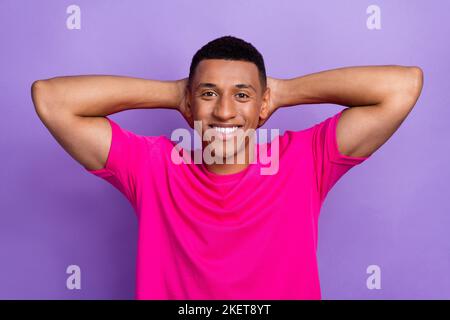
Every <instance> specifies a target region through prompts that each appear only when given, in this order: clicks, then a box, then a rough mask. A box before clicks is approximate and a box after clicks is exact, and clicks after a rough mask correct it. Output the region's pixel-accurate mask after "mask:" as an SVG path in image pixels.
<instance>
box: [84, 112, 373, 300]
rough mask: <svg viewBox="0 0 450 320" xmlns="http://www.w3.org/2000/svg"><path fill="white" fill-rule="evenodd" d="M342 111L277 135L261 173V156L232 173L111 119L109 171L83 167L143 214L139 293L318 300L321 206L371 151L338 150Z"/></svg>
mask: <svg viewBox="0 0 450 320" xmlns="http://www.w3.org/2000/svg"><path fill="white" fill-rule="evenodd" d="M341 113H342V111H340V112H339V113H337V114H335V115H334V116H332V117H329V118H327V119H326V120H324V121H322V122H320V123H318V124H316V125H314V126H312V127H310V128H308V129H304V130H299V131H290V130H286V131H285V132H284V134H282V135H280V136H279V154H280V157H279V168H278V172H277V173H276V174H274V175H261V173H260V167H261V166H263V164H262V163H261V161H259V160H258V161H257V163H253V164H250V165H249V166H248V167H247V168H246V169H245V170H243V171H241V172H238V173H235V174H230V175H218V174H215V173H212V172H209V171H208V170H207V169H206V167H205V166H204V165H203V164H194V163H192V164H186V163H182V164H179V165H177V164H175V163H173V162H172V160H171V151H172V148H173V147H174V145H175V144H176V143H177V142H172V141H171V140H170V139H168V138H167V137H165V136H141V135H137V134H135V133H132V132H130V131H127V130H125V129H123V128H121V127H120V126H119V125H118V124H117V123H115V122H114V121H112V120H111V119H109V118H108V120H109V122H110V124H111V127H112V144H111V148H110V151H109V155H108V159H107V162H106V164H105V168H103V169H99V170H88V169H86V168H85V169H86V170H87V171H88V172H90V173H92V174H94V175H96V176H98V177H101V178H103V179H105V180H106V181H108V182H109V183H111V184H112V185H113V186H114V187H116V188H117V189H118V190H119V191H120V192H121V193H123V194H124V195H125V196H126V197H127V199H128V200H129V201H130V203H131V204H132V206H133V208H134V210H135V213H136V215H137V218H138V224H139V234H138V253H137V274H136V299H321V292H320V283H319V274H318V266H317V259H316V250H317V235H318V234H317V232H318V228H317V227H318V218H319V213H320V209H321V206H322V203H323V201H324V199H325V196H326V195H327V193H328V192H329V191H330V189H331V188H332V187H333V185H334V184H335V183H336V182H337V181H338V180H339V179H340V177H341V176H342V175H343V174H345V173H346V172H347V171H348V170H349V169H351V168H352V167H353V166H355V165H357V164H360V163H361V162H363V161H364V160H366V159H367V158H369V157H349V156H345V155H342V154H340V153H339V151H338V149H337V143H336V124H337V121H338V119H339V116H340V115H341ZM272 142H273V141H271V142H269V145H268V146H269V148H270V143H272ZM258 148H259V145H258Z"/></svg>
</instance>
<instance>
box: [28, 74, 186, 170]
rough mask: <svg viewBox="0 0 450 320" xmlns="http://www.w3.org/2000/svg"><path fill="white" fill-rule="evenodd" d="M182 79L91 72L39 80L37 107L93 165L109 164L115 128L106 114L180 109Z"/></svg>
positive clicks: (63, 141) (73, 151)
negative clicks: (129, 110) (147, 77)
mask: <svg viewBox="0 0 450 320" xmlns="http://www.w3.org/2000/svg"><path fill="white" fill-rule="evenodd" d="M183 84H184V82H183V81H182V80H178V81H157V80H147V79H140V78H130V77H121V76H106V75H105V76H103V75H85V76H67V77H56V78H51V79H46V80H38V81H35V82H34V83H33V85H32V87H31V94H32V99H33V103H34V106H35V110H36V113H37V114H38V116H39V118H40V119H41V121H42V122H43V123H44V125H45V126H46V127H47V129H48V130H49V131H50V133H51V134H52V135H53V137H54V138H55V139H56V140H57V142H58V143H59V144H60V145H61V146H62V147H63V148H64V149H65V150H66V151H67V152H68V153H69V154H70V155H71V156H72V157H73V158H74V159H75V160H76V161H78V162H79V163H80V164H81V165H82V166H84V167H85V168H87V169H90V170H97V169H101V168H103V167H104V166H105V163H106V160H107V157H108V153H109V148H110V146H111V138H112V130H111V126H110V125H109V122H108V120H107V119H106V118H105V116H107V115H110V114H113V113H116V112H120V111H124V110H128V109H141V108H168V109H178V106H179V104H180V101H181V98H182V97H183V86H182V85H183Z"/></svg>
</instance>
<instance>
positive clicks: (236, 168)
mask: <svg viewBox="0 0 450 320" xmlns="http://www.w3.org/2000/svg"><path fill="white" fill-rule="evenodd" d="M248 150H249V148H248V146H246V148H245V161H244V163H242V161H240V162H238V161H236V158H237V159H239V157H235V158H234V161H233V163H226V160H225V159H223V163H212V164H207V163H203V164H204V166H205V167H206V169H207V170H208V171H209V172H212V173H215V174H220V175H227V174H234V173H239V172H241V171H243V170H245V169H246V168H247V167H248V166H249V164H250V163H253V159H254V155H253V157H250V156H251V155H250V154H249V152H248Z"/></svg>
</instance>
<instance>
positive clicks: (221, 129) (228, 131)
mask: <svg viewBox="0 0 450 320" xmlns="http://www.w3.org/2000/svg"><path fill="white" fill-rule="evenodd" d="M237 128H238V127H231V128H224V127H214V129H215V130H216V131H217V132H220V133H225V134H230V133H233V132H235V131H236V130H237Z"/></svg>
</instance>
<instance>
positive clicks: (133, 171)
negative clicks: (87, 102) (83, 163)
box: [84, 117, 146, 207]
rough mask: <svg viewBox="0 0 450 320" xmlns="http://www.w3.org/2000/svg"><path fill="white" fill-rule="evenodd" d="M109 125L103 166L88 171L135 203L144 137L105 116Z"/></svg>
mask: <svg viewBox="0 0 450 320" xmlns="http://www.w3.org/2000/svg"><path fill="white" fill-rule="evenodd" d="M106 119H107V120H108V121H109V124H110V126H111V131H112V135H111V145H110V148H109V153H108V158H107V160H106V163H105V166H104V167H103V168H102V169H98V170H89V169H87V168H86V167H84V168H85V169H86V170H87V171H88V172H89V173H92V174H93V175H95V176H98V177H100V178H102V179H104V180H106V181H108V182H109V183H110V184H112V185H113V186H114V187H115V188H117V189H118V190H119V191H120V192H121V193H122V194H124V195H125V196H126V198H127V199H128V200H129V201H130V202H131V204H132V205H133V207H135V204H136V180H137V177H138V173H139V168H141V166H142V165H141V162H142V161H143V159H145V152H146V137H145V136H141V135H138V134H135V133H133V132H131V131H128V130H125V129H123V128H122V127H120V126H119V125H118V124H117V123H116V122H114V121H113V120H111V119H109V118H108V117H106Z"/></svg>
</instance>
